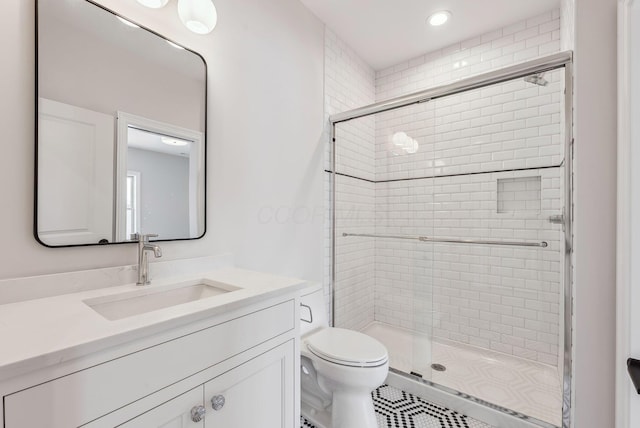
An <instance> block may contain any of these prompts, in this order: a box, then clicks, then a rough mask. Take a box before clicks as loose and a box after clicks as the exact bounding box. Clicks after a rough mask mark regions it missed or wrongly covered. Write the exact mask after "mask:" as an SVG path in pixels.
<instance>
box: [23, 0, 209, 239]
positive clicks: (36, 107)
mask: <svg viewBox="0 0 640 428" xmlns="http://www.w3.org/2000/svg"><path fill="white" fill-rule="evenodd" d="M40 1H41V0H35V13H34V16H35V19H34V24H35V25H34V36H35V38H34V56H35V61H34V131H35V133H34V146H35V147H34V148H35V152H34V158H35V159H34V182H33V236H34V237H35V240H36V241H37V242H38V243H39V244H41V245H43V246H45V247H47V248H70V247H96V246H111V245H121V244H136V243H137V241H131V240H129V241H120V242H107V243H98V242H96V243H89V244H65V245H50V244H47V243H45V242H43V241H42V240H41V239H40V237H39V235H38V194H39V193H38V166H39V165H38V140H39V114H40V108H39V99H40V93H39V92H40V91H39V85H38V82H39V78H38V77H39V63H38V54H39V46H38V37H39V31H38V28H39V10H40V8H39V6H40ZM83 1H85V2H87V3H89V4H91V5H93V6H96V7H99V8H100V9H102V10H103V11H105V12H108V13H111V14H112V15H114V16H116V17H119V18H122V19H125V20H127V21H129V22H131V23H133V24H135V25H137V26H138V27H140V29H141V30H144V31H148V32H149V33H151V34H153V35H155V36H157V37H160V38H161V39H163V40H165V41H167V42H170V43H173V44H174V45H176V46H178V47H180V48H182V49H184V50H185V51H187V52H191V53H192V54H194V55H197V56H198V57H199V58H200V59H201V60H202V64H203V65H204V129H203V131H202V140H201V141H202V144H201V146H202V147H201V148H200V150H199V153H201V155H202V159H201V161H200V162H199V163H200V164H201V165H202V178H201V180H198V181H199V182H201V183H202V195H203V197H202V226H203V229H202V234H200V235H199V236H196V237H193V238H191V237H189V238H174V239H151V241H153V242H173V241H194V240H197V239H201V238H202V237H204V235H205V234H206V233H207V135H208V132H207V128H208V107H209V102H208V95H209V90H208V88H209V68H208V64H207V61H206V60H205V59H204V57H203V56H202V55H201V54H199V53H198V52H196V51H194V50H192V49H189V48H187V47H186V46H183V45H182V44H180V43H177V42H176V41H174V40H171V39H169V38H167V37H165V36H163V35H162V34H160V33H158V32H156V31H154V30H152V29H150V28H148V27H146V26H144V25H142V24H140V23H138V22H135V21H133V20H131V19H129V18H127V17H125V16H123V15H121V14H119V13H117V12H115V11H113V10H111V9H109V8H107V7H105V6H103V5H101V4H99V3H97V2H95V1H93V0H83ZM114 119H115V121H116V129H115V130H114V137H115V138H114V141H113V145H114V152H115V158H114V159H116V162H117V159H118V136H117V134H118V132H117V128H118V127H119V123H118V112H116V115H114ZM113 170H114V190H115V189H117V186H118V183H119V182H120V180H118V179H117V177H115V171H116V170H117V165H115V164H114V168H113ZM114 194H115V192H114ZM117 206H118V201H117V200H116V198H115V197H114V201H113V213H114V216H115V215H116V214H117V213H116V209H117ZM116 234H117V231H116V230H115V221H114V236H116Z"/></svg>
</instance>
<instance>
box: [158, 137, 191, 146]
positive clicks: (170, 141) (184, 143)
mask: <svg viewBox="0 0 640 428" xmlns="http://www.w3.org/2000/svg"><path fill="white" fill-rule="evenodd" d="M160 140H161V141H162V142H163V143H165V144H167V145H169V146H187V145H189V142H188V141H185V140H180V139H178V138H170V137H160Z"/></svg>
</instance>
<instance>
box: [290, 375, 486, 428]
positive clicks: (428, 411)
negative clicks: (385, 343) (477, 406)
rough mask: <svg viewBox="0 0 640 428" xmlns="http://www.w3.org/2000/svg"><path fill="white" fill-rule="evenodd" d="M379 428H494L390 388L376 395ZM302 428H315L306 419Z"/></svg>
mask: <svg viewBox="0 0 640 428" xmlns="http://www.w3.org/2000/svg"><path fill="white" fill-rule="evenodd" d="M372 395H373V403H374V405H375V409H376V417H377V419H378V428H492V427H491V426H490V425H487V424H485V423H484V422H480V421H477V420H475V419H471V418H469V417H467V416H465V415H461V414H460V413H458V412H455V411H453V410H450V409H447V408H446V407H441V406H436V405H435V404H432V403H429V402H428V401H425V400H423V399H422V398H419V397H416V396H415V395H412V394H409V393H408V392H404V391H401V390H399V389H397V388H394V387H392V386H389V385H382V386H381V387H379V388H378V389H376V390H375V391H373V393H372ZM300 422H301V425H300V426H301V428H315V427H314V426H313V425H312V424H311V423H309V421H307V420H306V419H304V418H302V420H301V421H300Z"/></svg>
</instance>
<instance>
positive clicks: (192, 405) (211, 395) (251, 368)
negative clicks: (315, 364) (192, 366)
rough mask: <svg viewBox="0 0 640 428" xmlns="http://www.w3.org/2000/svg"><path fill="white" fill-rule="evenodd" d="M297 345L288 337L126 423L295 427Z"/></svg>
mask: <svg viewBox="0 0 640 428" xmlns="http://www.w3.org/2000/svg"><path fill="white" fill-rule="evenodd" d="M293 348H294V347H293V342H287V343H284V344H282V345H280V346H278V347H277V348H275V349H272V350H271V351H268V352H267V353H265V354H262V355H260V356H258V357H256V358H254V359H252V360H250V361H248V362H246V363H244V364H242V365H240V366H238V367H236V368H234V369H233V370H230V371H229V372H227V373H224V374H222V375H220V376H218V377H216V378H214V379H212V380H210V381H209V382H207V383H205V384H204V385H202V386H199V387H197V388H194V389H192V390H189V391H187V392H185V393H184V394H181V395H179V396H177V397H174V398H172V399H171V400H169V401H167V402H166V403H163V404H161V405H160V406H158V407H155V408H153V409H151V410H149V411H147V412H145V413H144V414H142V415H140V416H138V417H136V418H134V419H132V420H130V421H129V422H126V423H125V424H124V425H121V426H122V427H123V428H156V427H157V428H160V427H162V428H186V427H203V428H215V427H217V428H221V427H230V428H231V427H260V428H293V427H294V424H293V422H294V420H293V418H292V417H290V415H291V414H292V411H293V406H294V402H293V400H294V396H293V394H292V392H293V390H292V389H291V388H290V385H291V380H292V379H291V376H287V374H288V373H287V371H288V370H290V369H291V363H292V361H291V359H292V353H293V351H294V349H293ZM287 377H289V379H287ZM203 398H204V401H203ZM200 415H202V416H201V417H199V416H200Z"/></svg>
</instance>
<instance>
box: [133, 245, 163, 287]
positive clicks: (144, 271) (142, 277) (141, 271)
mask: <svg viewBox="0 0 640 428" xmlns="http://www.w3.org/2000/svg"><path fill="white" fill-rule="evenodd" d="M157 237H158V235H153V234H150V235H141V234H139V233H134V234H133V235H131V240H133V241H138V282H136V285H148V284H151V280H150V279H149V257H148V256H147V252H149V251H153V255H154V256H155V257H156V258H158V257H162V249H161V248H160V247H159V246H158V245H154V244H151V243H149V238H157Z"/></svg>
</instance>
